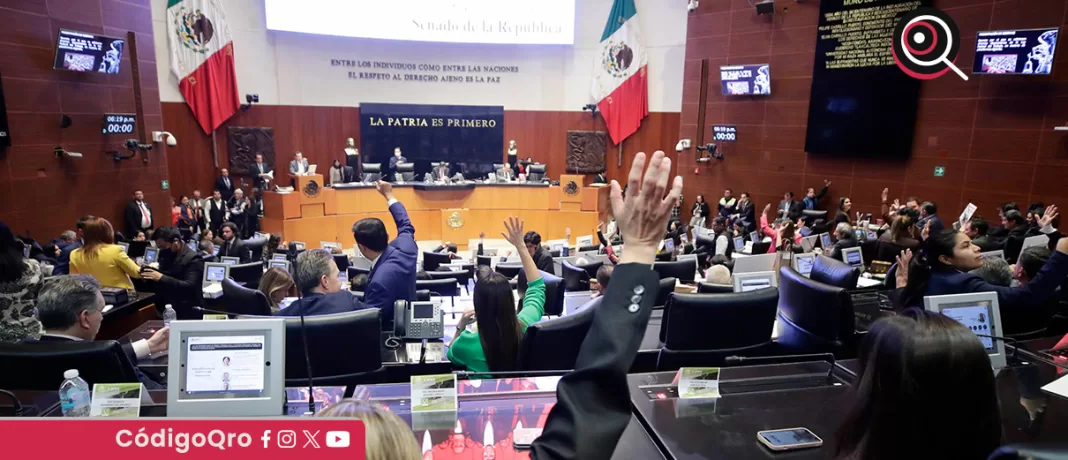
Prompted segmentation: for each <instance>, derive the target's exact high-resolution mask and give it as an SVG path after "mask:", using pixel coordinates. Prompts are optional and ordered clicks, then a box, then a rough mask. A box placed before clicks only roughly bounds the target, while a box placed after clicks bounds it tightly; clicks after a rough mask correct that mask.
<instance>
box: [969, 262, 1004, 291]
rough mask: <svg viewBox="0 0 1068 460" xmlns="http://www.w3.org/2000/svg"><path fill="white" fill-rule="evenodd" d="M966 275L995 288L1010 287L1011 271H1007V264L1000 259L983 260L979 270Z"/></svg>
mask: <svg viewBox="0 0 1068 460" xmlns="http://www.w3.org/2000/svg"><path fill="white" fill-rule="evenodd" d="M968 273H971V274H973V275H975V276H978V277H980V278H982V279H983V281H986V282H987V283H990V284H993V285H995V286H1004V287H1009V286H1011V285H1012V270H1011V269H1009V263H1008V262H1006V261H1005V259H1002V258H987V259H983V262H982V265H980V266H979V268H976V269H975V270H972V271H970V272H968Z"/></svg>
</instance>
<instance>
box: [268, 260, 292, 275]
mask: <svg viewBox="0 0 1068 460" xmlns="http://www.w3.org/2000/svg"><path fill="white" fill-rule="evenodd" d="M271 268H281V269H282V270H285V271H287V272H288V271H289V262H288V261H285V260H272V261H271Z"/></svg>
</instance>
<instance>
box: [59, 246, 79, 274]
mask: <svg viewBox="0 0 1068 460" xmlns="http://www.w3.org/2000/svg"><path fill="white" fill-rule="evenodd" d="M81 247H82V242H81V240H79V241H75V242H73V243H71V244H68V245H66V246H64V247H63V249H62V250H61V251H60V253H59V259H57V260H56V267H55V268H54V269H53V270H52V274H53V275H69V274H70V253H72V252H74V250H75V249H78V248H81Z"/></svg>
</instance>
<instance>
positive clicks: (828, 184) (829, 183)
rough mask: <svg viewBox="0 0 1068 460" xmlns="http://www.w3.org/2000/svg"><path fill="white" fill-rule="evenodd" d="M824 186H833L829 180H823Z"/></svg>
mask: <svg viewBox="0 0 1068 460" xmlns="http://www.w3.org/2000/svg"><path fill="white" fill-rule="evenodd" d="M823 186H824V187H830V186H831V181H829V180H827V179H824V180H823Z"/></svg>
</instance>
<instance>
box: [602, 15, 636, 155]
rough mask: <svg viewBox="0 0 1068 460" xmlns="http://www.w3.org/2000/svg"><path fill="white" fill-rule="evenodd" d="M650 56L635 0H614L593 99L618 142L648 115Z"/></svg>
mask: <svg viewBox="0 0 1068 460" xmlns="http://www.w3.org/2000/svg"><path fill="white" fill-rule="evenodd" d="M647 67H648V58H647V57H646V56H645V47H643V46H642V43H641V26H640V25H639V24H638V10H637V9H636V8H635V7H634V0H615V1H614V2H613V3H612V12H610V13H609V14H608V24H605V26H604V33H603V34H602V35H601V48H600V51H599V52H598V54H597V58H596V60H594V63H593V90H592V93H593V99H594V100H595V101H598V102H597V108H598V109H599V110H600V111H601V116H602V117H604V122H605V125H607V126H608V135H609V136H611V137H612V142H613V143H615V144H619V143H620V142H622V141H623V139H626V138H627V137H628V136H630V135H631V134H634V132H635V131H637V130H638V127H640V126H641V124H642V119H643V118H645V117H646V116H648V115H649V80H648V75H647V74H648V72H647Z"/></svg>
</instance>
